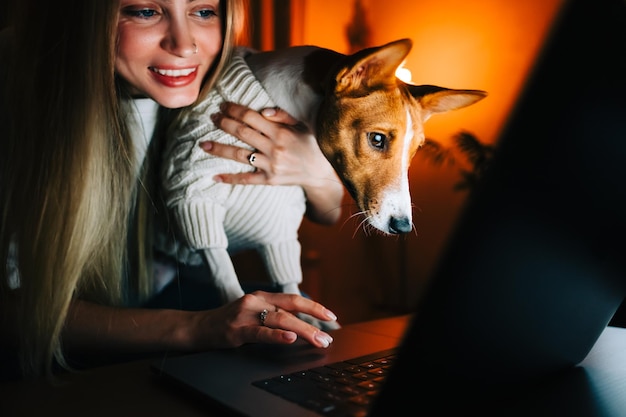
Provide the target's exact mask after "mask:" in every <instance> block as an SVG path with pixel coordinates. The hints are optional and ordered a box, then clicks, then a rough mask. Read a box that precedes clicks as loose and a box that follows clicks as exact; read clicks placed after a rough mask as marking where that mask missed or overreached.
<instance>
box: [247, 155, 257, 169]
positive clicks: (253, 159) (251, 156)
mask: <svg viewBox="0 0 626 417" xmlns="http://www.w3.org/2000/svg"><path fill="white" fill-rule="evenodd" d="M254 161H256V152H252V153H251V154H250V155H248V163H249V164H250V165H252V166H254Z"/></svg>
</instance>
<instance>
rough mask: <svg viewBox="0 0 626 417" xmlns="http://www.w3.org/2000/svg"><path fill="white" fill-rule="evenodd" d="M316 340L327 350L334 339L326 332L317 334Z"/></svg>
mask: <svg viewBox="0 0 626 417" xmlns="http://www.w3.org/2000/svg"><path fill="white" fill-rule="evenodd" d="M315 340H317V341H318V342H319V343H320V344H321V345H322V347H325V348H327V347H328V346H330V344H331V343H333V338H332V337H330V335H328V334H326V333H324V332H317V334H316V335H315Z"/></svg>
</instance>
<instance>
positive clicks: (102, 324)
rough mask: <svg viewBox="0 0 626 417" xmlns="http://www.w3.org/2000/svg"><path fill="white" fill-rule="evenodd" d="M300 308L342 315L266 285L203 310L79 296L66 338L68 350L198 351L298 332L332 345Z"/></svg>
mask: <svg viewBox="0 0 626 417" xmlns="http://www.w3.org/2000/svg"><path fill="white" fill-rule="evenodd" d="M264 310H267V315H265V318H264V320H262V319H261V313H262V312H263V311H264ZM298 313H305V314H308V315H310V316H313V317H315V318H317V319H320V320H322V321H327V322H332V321H336V320H337V317H336V316H335V315H334V314H333V313H332V312H331V311H330V310H328V309H327V308H326V307H324V306H323V305H321V304H319V303H317V302H315V301H313V300H311V299H308V298H305V297H302V296H300V295H295V294H284V293H269V292H263V291H257V292H254V293H251V294H246V295H244V296H243V297H241V298H239V299H238V300H235V301H233V302H231V303H229V304H226V305H224V306H222V307H219V308H217V309H213V310H204V311H183V310H171V309H148V308H123V307H109V306H103V305H100V304H95V303H91V302H87V301H83V300H79V299H77V300H73V301H72V304H71V305H70V310H69V312H68V317H67V321H66V324H65V326H64V329H63V343H64V345H65V348H66V349H67V351H68V352H80V353H89V352H91V353H95V352H97V353H100V354H116V353H120V354H130V353H142V354H145V353H149V352H165V351H170V350H174V351H179V352H196V351H201V350H207V349H213V348H232V347H237V346H241V345H243V344H246V343H277V344H291V343H293V342H295V341H296V340H297V339H298V338H302V339H304V340H306V341H307V342H309V343H310V344H311V345H313V346H316V347H320V348H325V347H328V346H329V345H330V344H331V343H332V341H333V338H332V337H331V336H330V335H329V334H328V333H326V332H324V331H322V330H320V329H318V328H317V327H315V326H313V325H311V324H309V323H307V322H305V321H303V320H301V319H299V318H298V317H297V314H298Z"/></svg>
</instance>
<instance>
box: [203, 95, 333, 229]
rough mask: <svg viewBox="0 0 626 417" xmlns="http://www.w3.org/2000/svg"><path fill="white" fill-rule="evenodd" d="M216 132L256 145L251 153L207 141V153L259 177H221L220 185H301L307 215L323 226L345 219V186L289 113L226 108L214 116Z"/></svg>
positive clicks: (234, 105) (225, 105) (219, 178)
mask: <svg viewBox="0 0 626 417" xmlns="http://www.w3.org/2000/svg"><path fill="white" fill-rule="evenodd" d="M212 118H213V122H214V123H215V125H216V126H217V127H219V128H220V129H222V130H224V131H225V132H227V133H230V134H231V135H233V136H235V137H237V138H238V139H240V140H241V141H243V142H245V143H247V144H248V145H250V146H252V147H253V148H254V149H255V151H254V152H252V153H254V161H253V162H251V161H250V155H251V152H250V151H249V150H248V149H244V148H240V147H237V146H232V145H225V144H220V143H217V142H210V141H206V142H202V143H201V144H200V146H201V147H202V149H204V150H205V151H206V152H208V153H210V154H212V155H216V156H220V157H223V158H228V159H232V160H235V161H239V162H243V163H251V164H253V165H254V167H255V168H256V170H255V171H254V172H247V173H239V174H226V173H224V174H221V175H218V176H217V177H216V178H215V180H216V181H220V182H225V183H230V184H265V185H299V186H301V187H302V188H303V189H304V192H305V194H306V196H307V216H308V217H309V218H310V219H311V220H313V221H315V222H318V223H322V224H334V223H335V222H336V221H337V220H338V219H339V216H340V215H341V202H342V199H343V195H344V189H343V185H342V184H341V181H340V180H339V178H338V177H337V174H336V173H335V171H334V169H333V168H332V166H331V165H330V163H329V162H328V160H327V159H326V158H325V157H324V155H323V154H322V151H321V150H320V148H319V146H318V144H317V141H316V139H315V137H314V136H313V135H312V134H311V133H310V132H307V131H306V130H305V129H304V128H303V126H302V125H301V124H299V123H298V122H297V121H296V120H294V119H293V118H292V117H291V116H290V115H289V114H287V113H286V112H284V111H282V110H279V109H273V108H269V109H264V110H263V111H262V112H257V111H253V110H251V109H249V108H247V107H245V106H241V105H238V104H234V103H224V104H223V105H222V106H221V112H220V113H217V114H215V115H213V116H212Z"/></svg>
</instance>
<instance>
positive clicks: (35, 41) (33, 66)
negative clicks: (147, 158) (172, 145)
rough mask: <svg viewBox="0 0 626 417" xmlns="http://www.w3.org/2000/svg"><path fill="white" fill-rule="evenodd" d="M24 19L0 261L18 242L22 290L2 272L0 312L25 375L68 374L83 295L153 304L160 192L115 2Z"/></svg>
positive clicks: (227, 45)
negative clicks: (60, 370)
mask: <svg viewBox="0 0 626 417" xmlns="http://www.w3.org/2000/svg"><path fill="white" fill-rule="evenodd" d="M243 1H244V0H223V1H222V2H221V4H222V10H223V11H225V12H226V13H224V14H223V16H224V24H223V31H224V48H223V49H224V53H223V56H222V57H221V58H220V60H219V62H217V63H216V65H215V68H214V71H213V72H212V75H211V76H210V79H208V80H207V82H206V83H205V86H204V87H203V91H206V90H207V89H210V88H211V86H212V84H213V82H214V79H215V77H216V76H217V74H218V72H219V70H220V69H221V68H222V66H223V61H224V60H225V59H227V58H228V55H229V51H230V49H231V48H232V46H233V45H234V44H235V43H236V42H237V40H238V37H237V36H238V33H240V32H241V31H242V30H243V26H244V24H243V19H244V17H245V14H244V10H245V8H244V4H243ZM15 11H16V13H15V15H14V19H13V21H12V24H11V27H10V29H11V32H10V33H9V34H8V35H9V36H10V39H9V42H8V44H9V48H8V49H9V50H8V53H9V55H8V58H9V59H8V63H7V64H5V65H8V66H9V69H8V72H7V75H6V78H4V79H0V82H3V84H4V86H2V87H1V88H4V89H5V90H4V91H2V93H3V99H4V101H3V103H2V104H3V107H2V113H3V115H2V116H0V117H2V122H3V124H2V126H6V130H5V133H3V134H2V135H3V136H4V137H3V138H2V143H3V146H4V147H5V148H4V150H3V152H2V156H0V158H2V160H1V164H0V205H1V211H0V213H1V220H0V251H1V252H0V253H1V254H2V261H3V262H4V264H5V265H8V263H9V262H10V261H11V259H12V258H11V257H10V256H9V253H10V251H11V250H12V249H13V248H14V246H13V244H14V243H17V260H18V270H19V283H18V285H17V286H18V287H19V288H17V289H16V288H15V287H16V285H15V280H11V279H10V278H11V277H10V276H9V272H10V271H9V269H8V268H0V309H2V310H1V312H2V314H3V317H4V318H5V320H7V318H8V317H11V319H13V318H14V319H15V320H16V321H15V322H13V323H10V325H11V326H13V329H15V336H16V337H17V340H16V342H17V343H16V348H17V349H18V350H19V352H20V359H21V362H20V367H21V370H22V372H23V374H24V375H26V376H28V375H41V374H45V373H47V374H50V373H51V370H52V367H53V363H54V362H55V361H56V362H57V363H58V364H59V365H61V366H62V367H65V368H69V367H68V364H67V363H66V360H65V357H64V352H63V346H62V338H61V334H62V329H63V325H64V322H65V320H66V316H67V313H68V309H69V305H70V302H71V300H72V299H73V298H74V297H80V298H82V299H85V300H89V301H93V302H97V303H101V304H106V305H112V306H116V305H123V304H129V303H138V302H140V301H141V300H142V299H144V298H146V297H147V296H149V295H150V292H151V282H152V280H151V270H150V259H151V251H152V245H151V243H150V239H151V227H152V226H151V223H150V222H151V218H152V217H153V215H154V214H155V213H153V212H151V209H150V208H151V207H152V205H151V203H150V201H152V199H153V198H154V195H152V194H151V193H153V192H154V191H155V190H154V189H151V187H150V186H149V184H150V183H151V181H150V178H147V177H146V178H144V179H141V178H137V176H136V174H135V170H134V168H133V162H132V161H133V160H134V155H133V149H134V148H133V145H132V142H131V138H130V135H129V134H128V130H127V127H126V124H125V120H126V117H125V114H124V113H123V112H122V110H121V98H122V97H124V95H125V94H124V92H123V88H121V86H120V83H117V82H116V77H115V70H114V68H115V67H114V65H115V39H116V34H117V18H118V13H119V4H118V2H117V1H111V0H107V1H102V0H67V1H66V2H65V4H64V5H63V7H60V6H59V4H58V3H55V2H50V1H35V0H24V1H19V2H16V6H15ZM5 49H6V48H5ZM3 53H4V52H3ZM203 94H204V93H203ZM3 129H4V128H3ZM143 172H144V174H146V173H152V172H155V170H152V169H147V167H144V170H143ZM152 182H155V181H154V179H152ZM12 300H15V301H16V302H14V303H13V302H12ZM13 307H14V309H12V308H13Z"/></svg>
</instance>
